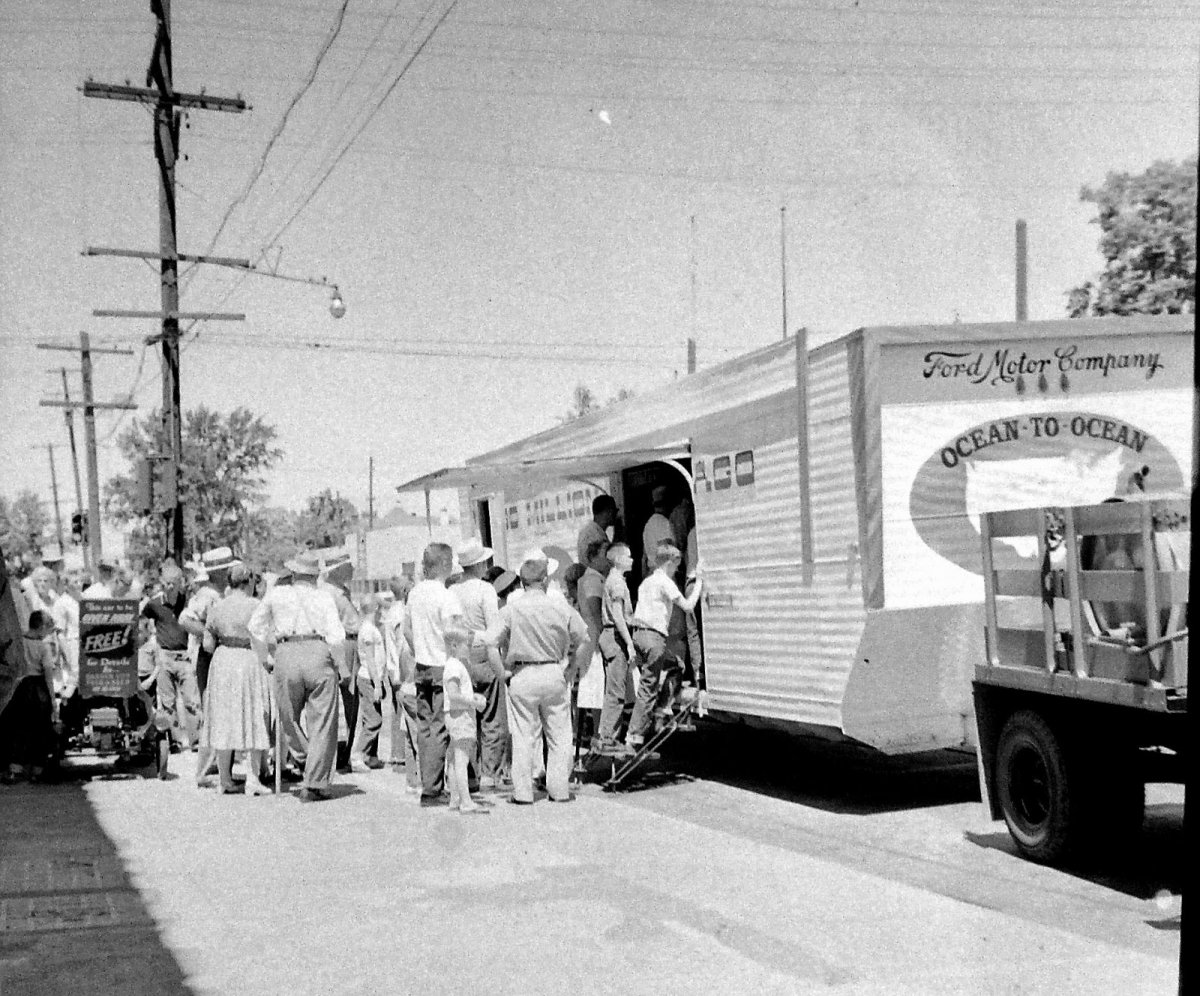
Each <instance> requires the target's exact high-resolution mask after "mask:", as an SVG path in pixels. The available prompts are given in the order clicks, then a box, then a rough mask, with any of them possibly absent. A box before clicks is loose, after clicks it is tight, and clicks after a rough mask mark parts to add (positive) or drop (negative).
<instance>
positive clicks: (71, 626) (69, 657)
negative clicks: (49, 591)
mask: <svg viewBox="0 0 1200 996" xmlns="http://www.w3.org/2000/svg"><path fill="white" fill-rule="evenodd" d="M50 616H51V618H52V619H53V620H54V629H55V632H56V633H57V635H58V648H59V652H60V653H61V654H62V660H63V669H62V687H61V688H60V689H59V695H60V696H61V697H62V699H63V701H64V702H66V701H67V700H68V699H70V698H71V697H72V696H73V695H74V694H75V690H76V689H77V688H78V687H79V589H78V588H77V587H76V586H75V585H74V584H73V582H72V580H71V578H70V577H68V576H65V575H64V576H63V577H62V579H61V581H60V583H59V591H58V595H57V596H56V597H55V599H54V603H53V604H52V605H51V606H50Z"/></svg>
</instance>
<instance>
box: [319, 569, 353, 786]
mask: <svg viewBox="0 0 1200 996" xmlns="http://www.w3.org/2000/svg"><path fill="white" fill-rule="evenodd" d="M353 580H354V563H353V561H351V559H350V554H348V553H338V554H334V555H333V556H331V557H326V558H325V560H324V561H323V562H322V565H321V576H320V580H318V581H317V587H318V588H321V589H323V590H324V591H327V592H329V594H330V595H332V596H333V603H334V605H336V606H337V610H338V618H340V619H341V620H342V628H343V629H344V630H345V631H346V649H345V655H346V667H347V669H348V672H349V675H350V677H349V680H348V681H344V682H343V683H342V684H341V685H340V687H339V692H340V694H341V696H342V711H343V713H344V714H345V716H346V739H345V740H344V741H342V740H340V739H339V741H338V749H337V772H338V774H339V775H348V774H350V772H351V770H352V769H351V767H350V754H351V751H352V750H353V748H354V734H355V731H356V730H357V729H358V668H359V661H358V630H359V625H360V620H359V615H358V609H356V608H355V607H354V602H353V601H352V600H351V598H350V582H351V581H353Z"/></svg>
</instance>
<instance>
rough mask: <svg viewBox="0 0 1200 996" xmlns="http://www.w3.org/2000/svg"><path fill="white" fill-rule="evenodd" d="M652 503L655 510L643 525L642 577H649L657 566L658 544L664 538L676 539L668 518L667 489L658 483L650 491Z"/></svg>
mask: <svg viewBox="0 0 1200 996" xmlns="http://www.w3.org/2000/svg"><path fill="white" fill-rule="evenodd" d="M650 503H651V504H652V505H653V506H654V512H653V514H652V515H651V516H650V518H649V519H647V520H646V525H645V526H643V527H642V577H644V578H645V577H649V576H650V574H651V572H652V571H653V570H654V568H655V563H654V557H655V551H656V550H657V549H658V544H659V543H661V542H662V541H663V540H671V541H672V542H674V540H675V530H674V528H672V526H671V520H670V519H668V518H667V511H668V509H669V506H668V504H667V489H666V488H665V487H664V486H663V485H661V484H660V485H658V486H657V487H656V488H654V490H653V491H651V492H650Z"/></svg>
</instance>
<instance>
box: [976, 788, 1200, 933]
mask: <svg viewBox="0 0 1200 996" xmlns="http://www.w3.org/2000/svg"><path fill="white" fill-rule="evenodd" d="M965 837H966V839H967V840H969V841H970V842H971V843H972V844H975V845H976V846H977V847H982V848H988V849H991V850H996V851H1003V852H1004V853H1005V854H1011V855H1012V856H1013V857H1014V858H1018V859H1019V860H1025V859H1023V858H1021V856H1020V852H1019V851H1018V850H1017V845H1016V844H1015V843H1013V839H1012V837H1010V836H1009V834H1008V832H1007V831H1004V830H1002V831H999V832H997V833H967V834H965ZM1185 845H1186V841H1185V838H1184V834H1183V806H1182V805H1179V804H1176V803H1163V804H1158V805H1149V806H1147V807H1146V819H1145V822H1144V823H1143V824H1142V833H1141V836H1140V837H1139V838H1138V840H1137V842H1136V843H1135V844H1134V845H1133V846H1132V847H1128V848H1125V849H1123V850H1121V851H1116V852H1113V851H1110V852H1108V853H1105V854H1101V855H1099V856H1097V857H1095V858H1092V859H1090V860H1088V861H1087V862H1083V861H1081V862H1079V863H1076V864H1073V865H1071V864H1068V865H1064V866H1062V867H1061V868H1060V869H1059V870H1060V871H1063V872H1066V873H1067V874H1070V875H1074V876H1075V877H1076V878H1081V879H1085V880H1086V881H1088V882H1094V883H1095V884H1096V885H1101V886H1104V887H1105V888H1107V889H1112V890H1114V891H1116V892H1123V893H1125V894H1126V895H1127V896H1132V897H1133V898H1134V899H1153V898H1154V896H1155V895H1156V894H1157V893H1159V892H1160V891H1162V890H1166V891H1167V892H1170V893H1171V894H1173V895H1176V896H1178V895H1180V894H1181V893H1182V892H1183V880H1184V868H1185V861H1186V862H1188V864H1190V861H1188V859H1187V853H1188V851H1187V850H1186V847H1185ZM1171 920H1172V918H1169V917H1168V918H1166V919H1165V920H1163V921H1155V922H1151V921H1147V923H1150V924H1151V926H1154V927H1158V928H1159V929H1162V930H1171V929H1175V930H1178V929H1179V927H1178V923H1176V925H1175V926H1174V927H1173V928H1172V927H1171V926H1170V924H1171Z"/></svg>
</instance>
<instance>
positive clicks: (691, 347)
mask: <svg viewBox="0 0 1200 996" xmlns="http://www.w3.org/2000/svg"><path fill="white" fill-rule="evenodd" d="M687 372H688V373H690V374H694V373H695V372H696V340H695V339H688V341H687Z"/></svg>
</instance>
